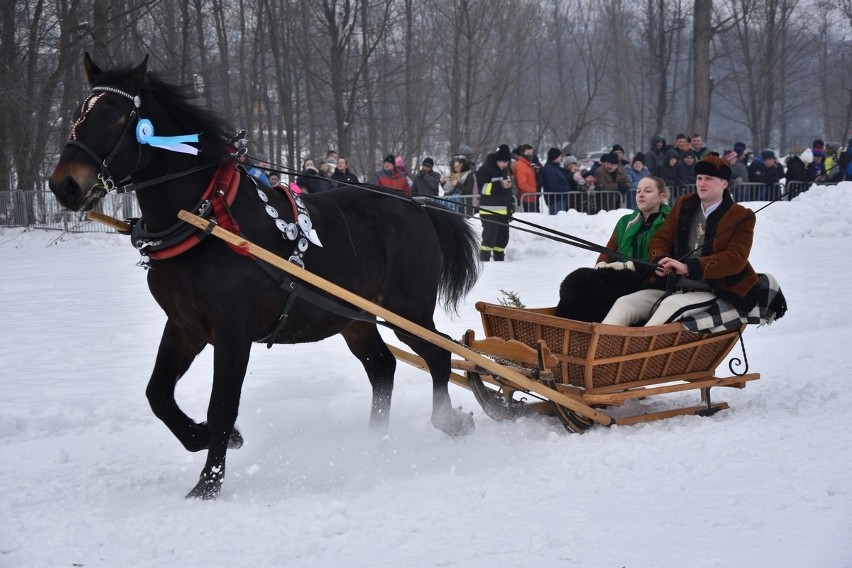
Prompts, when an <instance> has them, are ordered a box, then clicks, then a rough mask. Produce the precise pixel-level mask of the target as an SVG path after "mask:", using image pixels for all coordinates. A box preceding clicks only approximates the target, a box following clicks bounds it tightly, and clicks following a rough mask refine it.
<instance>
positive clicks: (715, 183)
mask: <svg viewBox="0 0 852 568" xmlns="http://www.w3.org/2000/svg"><path fill="white" fill-rule="evenodd" d="M726 187H728V182H727V181H726V180H723V179H722V178H718V177H715V176H708V175H705V174H698V175H697V176H695V189H696V191H697V192H698V197H699V199H701V204H702V205H704V206H705V207H707V206H708V205H713V204H714V203H716V202H718V201H719V200H721V199H722V194H723V193H724V192H725V188H726Z"/></svg>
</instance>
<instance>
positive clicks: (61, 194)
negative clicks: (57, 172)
mask: <svg viewBox="0 0 852 568" xmlns="http://www.w3.org/2000/svg"><path fill="white" fill-rule="evenodd" d="M49 187H50V190H51V191H52V192H53V194H54V195H56V199H57V200H59V203H61V204H62V205H63V206H65V207H67V208H68V209H74V210H76V209H77V207H78V206H79V203H80V197H81V195H82V192H81V190H80V185H79V184H78V183H77V182H76V181H75V180H74V178H72V177H71V176H65V177H63V178H62V179H61V180H59V181H58V182H54V181H53V180H52V179H51V180H50V182H49Z"/></svg>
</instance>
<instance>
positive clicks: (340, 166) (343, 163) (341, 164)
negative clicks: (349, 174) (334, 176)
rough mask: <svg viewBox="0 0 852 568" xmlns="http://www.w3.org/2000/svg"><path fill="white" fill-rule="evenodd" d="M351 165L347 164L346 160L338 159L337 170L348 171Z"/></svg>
mask: <svg viewBox="0 0 852 568" xmlns="http://www.w3.org/2000/svg"><path fill="white" fill-rule="evenodd" d="M348 165H349V164H347V163H346V158H338V159H337V169H338V170H340V171H346V168H347V167H348Z"/></svg>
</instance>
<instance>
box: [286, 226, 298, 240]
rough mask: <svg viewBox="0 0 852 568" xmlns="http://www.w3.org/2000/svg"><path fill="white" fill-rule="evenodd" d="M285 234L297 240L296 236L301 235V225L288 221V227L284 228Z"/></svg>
mask: <svg viewBox="0 0 852 568" xmlns="http://www.w3.org/2000/svg"><path fill="white" fill-rule="evenodd" d="M284 236H286V237H287V238H288V239H290V240H291V241H295V240H296V237H298V236H299V226H298V225H296V224H295V223H287V228H286V229H285V230H284Z"/></svg>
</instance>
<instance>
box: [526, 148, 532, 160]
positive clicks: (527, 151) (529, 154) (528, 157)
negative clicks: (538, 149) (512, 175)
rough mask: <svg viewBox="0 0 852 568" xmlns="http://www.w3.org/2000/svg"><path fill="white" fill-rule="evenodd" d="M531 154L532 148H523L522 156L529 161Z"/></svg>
mask: <svg viewBox="0 0 852 568" xmlns="http://www.w3.org/2000/svg"><path fill="white" fill-rule="evenodd" d="M532 155H533V151H532V148H530V149H529V150H524V157H525V158H526V159H527V160H529V161H530V162H532Z"/></svg>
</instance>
